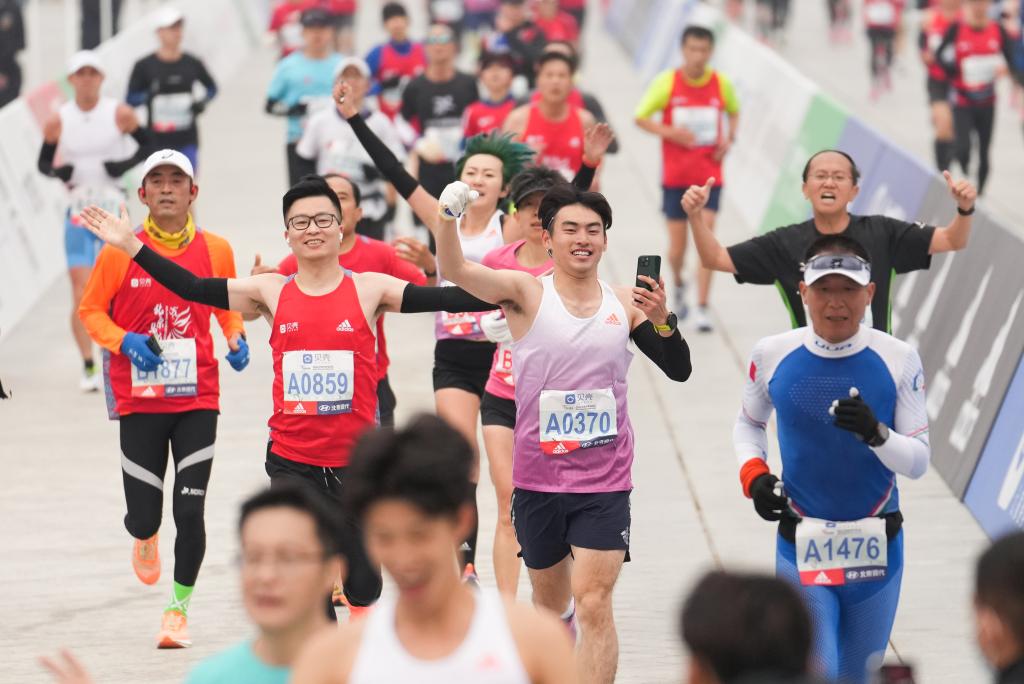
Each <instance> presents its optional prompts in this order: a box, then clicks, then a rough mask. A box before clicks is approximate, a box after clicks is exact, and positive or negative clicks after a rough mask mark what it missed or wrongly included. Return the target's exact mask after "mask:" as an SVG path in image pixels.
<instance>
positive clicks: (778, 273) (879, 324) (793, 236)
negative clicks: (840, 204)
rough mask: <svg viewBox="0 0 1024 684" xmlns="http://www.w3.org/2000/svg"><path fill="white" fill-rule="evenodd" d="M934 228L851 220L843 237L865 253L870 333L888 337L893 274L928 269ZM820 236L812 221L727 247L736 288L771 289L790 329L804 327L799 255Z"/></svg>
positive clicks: (875, 219) (876, 218)
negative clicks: (871, 288) (870, 288)
mask: <svg viewBox="0 0 1024 684" xmlns="http://www.w3.org/2000/svg"><path fill="white" fill-rule="evenodd" d="M934 232H935V226H926V225H923V224H920V223H907V222H906V221H899V220H897V219H893V218H889V217H888V216H854V215H852V214H851V215H850V225H849V226H847V228H846V230H845V231H843V233H842V234H843V235H846V236H847V237H851V238H853V239H854V240H856V241H857V242H859V243H860V244H862V245H864V248H865V249H867V250H868V254H869V255H870V256H871V281H872V282H873V283H875V288H876V289H875V297H874V299H873V300H872V302H871V317H872V322H873V324H874V327H875V328H877V329H878V330H882V331H885V332H889V327H890V320H889V318H890V317H889V314H890V312H891V302H890V291H891V289H892V281H893V277H894V275H895V274H896V273H909V272H910V271H917V270H920V269H926V268H928V267H929V266H931V263H932V258H931V255H930V254H929V253H928V250H929V248H930V247H931V243H932V234H933V233H934ZM821 236H822V233H819V232H818V229H817V228H815V226H814V220H813V219H811V220H808V221H804V222H803V223H795V224H793V225H790V226H784V227H782V228H776V229H775V230H773V231H771V232H769V233H765V234H764V235H759V236H757V237H755V238H752V239H750V240H747V241H746V242H740V243H738V244H735V245H733V246H732V247H729V248H728V249H729V256H730V257H731V258H732V263H733V265H734V266H735V267H736V276H735V277H736V282H739V283H754V284H756V285H772V284H775V283H777V284H778V285H779V287H780V288H781V290H782V294H783V298H784V299H785V302H786V306H787V307H788V308H789V311H790V316H791V318H792V319H793V326H794V327H799V326H803V325H807V319H806V316H805V315H804V307H803V302H802V300H801V299H800V290H799V286H798V283H800V281H801V280H803V273H801V271H800V264H801V263H802V262H803V260H804V252H805V251H806V250H807V248H808V247H809V246H810V245H811V243H812V242H814V241H815V240H816V239H818V238H819V237H821Z"/></svg>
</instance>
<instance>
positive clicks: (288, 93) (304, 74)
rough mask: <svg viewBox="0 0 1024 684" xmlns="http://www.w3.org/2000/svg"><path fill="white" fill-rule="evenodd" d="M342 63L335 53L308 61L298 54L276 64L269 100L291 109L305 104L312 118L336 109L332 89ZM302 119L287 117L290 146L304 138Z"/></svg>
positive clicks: (268, 90) (268, 92)
mask: <svg viewBox="0 0 1024 684" xmlns="http://www.w3.org/2000/svg"><path fill="white" fill-rule="evenodd" d="M340 61H341V55H339V54H338V53H337V52H333V53H331V54H329V55H327V57H325V58H324V59H309V58H308V57H306V56H305V55H304V54H302V51H301V50H297V51H295V52H293V53H292V54H290V55H288V56H287V57H285V58H284V59H282V60H281V61H280V62H278V63H277V68H275V69H274V76H273V77H272V78H271V79H270V85H269V86H267V98H268V99H270V100H280V101H281V102H283V103H284V104H285V105H287V106H288V107H291V106H292V105H295V104H298V103H300V102H306V103H307V104H308V105H309V106H310V108H309V114H312V113H313V112H315V111H316V110H317V109H318V108H322V107H330V106H333V103H332V99H331V89H332V88H333V87H334V70H335V69H336V68H337V66H338V62H340ZM303 123H304V122H303V117H301V116H290V117H288V142H290V143H293V142H298V141H299V138H301V137H302V126H303Z"/></svg>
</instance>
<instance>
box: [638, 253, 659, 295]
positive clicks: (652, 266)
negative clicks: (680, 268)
mask: <svg viewBox="0 0 1024 684" xmlns="http://www.w3.org/2000/svg"><path fill="white" fill-rule="evenodd" d="M636 274H637V276H638V277H637V279H636V286H637V287H642V288H644V289H646V290H650V289H651V286H650V285H649V284H647V283H645V282H644V281H642V280H640V278H639V276H642V275H643V276H647V277H648V278H651V279H652V280H654V282H658V278H659V277H660V276H661V257H660V256H658V255H657V254H645V255H643V256H640V257H637V260H636Z"/></svg>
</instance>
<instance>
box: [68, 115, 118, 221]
mask: <svg viewBox="0 0 1024 684" xmlns="http://www.w3.org/2000/svg"><path fill="white" fill-rule="evenodd" d="M117 105H118V102H117V100H115V99H114V98H111V97H101V98H100V99H99V102H97V103H96V106H95V107H93V108H92V109H90V110H89V111H87V112H83V111H82V110H81V109H79V108H78V105H77V104H76V103H75V101H74V100H71V101H69V102H65V103H64V104H63V105H62V106H61V108H60V122H61V131H60V157H61V160H62V162H61V163H64V164H71V165H72V166H73V167H74V171H73V173H72V174H71V181H70V182H69V183H68V185H69V186H70V188H71V194H72V214H75V213H76V212H75V208H76V207H75V205H76V204H83V203H95V204H99V205H100V206H103V208H104V209H107V210H108V211H110V208H109V207H107V206H106V205H107V204H109V203H111V202H114V203H115V204H117V203H119V202H121V201H123V193H122V192H121V190H120V188H119V186H118V184H117V180H115V179H113V178H111V177H110V176H109V175H108V174H107V171H106V169H104V168H103V162H105V161H121V160H122V159H125V158H126V157H128V156H130V155H131V153H132V151H133V150H132V149H131V146H130V142H129V140H130V139H129V138H128V136H126V135H125V134H124V133H122V132H121V130H120V129H119V128H118V127H117ZM79 195H80V196H81V197H78V196H79ZM115 197H116V199H115ZM76 198H77V200H76ZM83 206H84V204H83ZM115 210H116V208H115Z"/></svg>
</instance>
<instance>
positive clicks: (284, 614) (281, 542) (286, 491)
mask: <svg viewBox="0 0 1024 684" xmlns="http://www.w3.org/2000/svg"><path fill="white" fill-rule="evenodd" d="M338 518H339V516H338V514H337V513H336V512H335V511H333V510H331V509H329V508H327V507H326V506H324V504H323V502H322V501H320V499H318V498H317V497H314V496H312V495H311V494H310V493H309V491H308V489H306V488H304V487H296V486H294V485H279V486H277V487H274V488H273V489H267V490H265V491H262V492H260V493H258V494H255V495H254V496H252V497H250V498H249V499H247V500H246V501H245V502H244V503H242V512H241V516H240V518H239V521H238V538H239V542H240V545H241V550H240V553H239V555H238V561H239V562H238V565H239V575H240V577H239V579H240V584H241V588H242V604H243V606H244V607H245V612H246V614H247V615H248V616H249V620H250V621H251V622H252V623H253V624H254V625H255V626H256V629H257V634H256V637H255V638H252V639H247V640H246V641H243V642H241V643H239V644H237V645H235V646H232V647H230V648H227V649H225V650H223V651H221V652H220V653H218V654H216V655H213V656H210V657H208V658H206V659H204V660H202V661H201V662H200V663H199V664H198V665H196V666H195V667H194V668H193V669H192V672H191V673H190V674H189V676H188V678H187V679H186V680H185V684H285V683H286V682H287V681H288V676H289V675H290V673H291V668H292V665H293V664H294V663H295V660H296V658H297V657H298V655H299V650H300V649H301V647H302V646H303V645H304V644H306V643H307V642H308V641H309V640H310V639H311V638H313V637H314V635H315V634H317V633H318V632H320V631H322V630H323V629H324V628H325V627H327V624H328V623H327V618H326V617H325V616H324V611H323V594H324V592H325V591H329V590H330V584H331V583H332V582H333V577H334V576H336V575H337V574H338V573H339V571H341V570H342V568H344V564H345V560H344V558H342V556H341V552H340V550H339V549H338V548H337V544H336V543H335V539H337V528H338V526H339V525H340V520H339V519H338ZM328 578H330V579H328ZM61 655H62V659H61V660H62V661H63V662H60V661H57V660H55V659H53V660H51V659H50V658H41V659H40V662H41V664H42V665H43V667H45V668H46V669H47V670H49V671H50V673H51V674H53V676H54V680H55V681H56V682H58V683H59V684H90V682H91V681H92V680H91V679H90V678H89V677H88V675H87V674H86V673H85V669H84V668H83V667H82V666H81V665H80V664H79V663H78V661H77V659H76V658H74V656H72V655H71V654H70V653H68V652H67V651H64V652H62V653H61Z"/></svg>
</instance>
